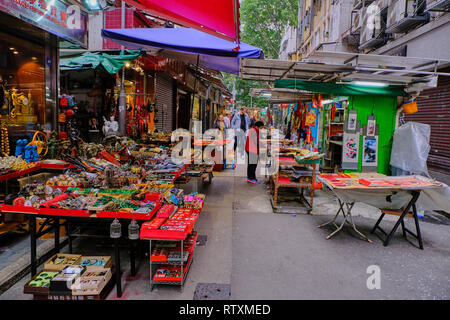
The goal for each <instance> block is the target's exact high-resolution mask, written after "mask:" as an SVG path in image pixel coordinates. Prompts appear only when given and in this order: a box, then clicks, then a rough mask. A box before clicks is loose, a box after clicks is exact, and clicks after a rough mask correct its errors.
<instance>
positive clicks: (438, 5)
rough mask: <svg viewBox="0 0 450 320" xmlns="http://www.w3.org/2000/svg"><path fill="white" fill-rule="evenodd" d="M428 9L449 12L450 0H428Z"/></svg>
mask: <svg viewBox="0 0 450 320" xmlns="http://www.w3.org/2000/svg"><path fill="white" fill-rule="evenodd" d="M426 11H436V12H449V11H450V0H426Z"/></svg>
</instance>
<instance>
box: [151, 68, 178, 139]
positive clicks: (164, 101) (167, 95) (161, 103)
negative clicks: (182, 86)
mask: <svg viewBox="0 0 450 320" xmlns="http://www.w3.org/2000/svg"><path fill="white" fill-rule="evenodd" d="M155 94H156V109H157V112H156V114H155V119H157V120H158V122H157V123H155V127H156V129H158V131H165V132H171V131H172V130H173V129H174V128H173V123H174V119H175V118H174V117H175V112H174V101H173V100H174V92H173V83H172V80H170V79H167V78H165V77H164V76H162V75H158V74H157V75H156V93H155Z"/></svg>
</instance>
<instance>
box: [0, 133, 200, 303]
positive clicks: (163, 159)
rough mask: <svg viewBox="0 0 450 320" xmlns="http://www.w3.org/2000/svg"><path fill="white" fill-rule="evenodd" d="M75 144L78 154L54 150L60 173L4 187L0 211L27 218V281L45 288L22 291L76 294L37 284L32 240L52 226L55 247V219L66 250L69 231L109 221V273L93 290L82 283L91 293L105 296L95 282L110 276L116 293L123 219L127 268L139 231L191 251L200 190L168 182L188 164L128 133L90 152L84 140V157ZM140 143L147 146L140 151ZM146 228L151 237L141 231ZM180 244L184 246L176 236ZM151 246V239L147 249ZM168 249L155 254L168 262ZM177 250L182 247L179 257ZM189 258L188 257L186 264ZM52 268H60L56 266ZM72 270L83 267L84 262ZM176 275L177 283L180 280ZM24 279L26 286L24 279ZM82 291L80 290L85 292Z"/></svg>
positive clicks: (167, 149)
mask: <svg viewBox="0 0 450 320" xmlns="http://www.w3.org/2000/svg"><path fill="white" fill-rule="evenodd" d="M81 146H83V145H82V144H80V150H78V151H79V152H78V155H77V156H69V155H67V154H61V156H62V157H64V159H65V160H66V161H68V163H67V162H63V167H64V168H65V169H67V170H66V171H65V173H64V174H59V175H53V176H50V177H48V178H47V179H46V181H44V183H43V184H42V183H28V184H27V183H25V184H24V185H23V187H22V188H21V190H20V191H19V192H18V193H16V194H12V195H10V196H9V197H8V198H7V201H5V203H3V204H2V205H0V211H1V212H2V213H3V214H5V213H8V214H25V215H27V216H28V218H29V230H30V239H31V240H30V241H31V242H30V245H31V274H32V277H33V279H32V280H31V283H32V285H31V286H32V287H46V288H47V289H45V290H41V291H40V292H39V290H38V291H36V290H28V289H26V291H27V292H28V293H33V294H34V295H35V298H36V299H44V298H45V297H47V298H49V299H54V298H55V297H56V296H58V295H61V294H65V295H69V296H70V297H72V298H71V299H76V298H77V296H78V295H79V294H78V291H77V290H79V289H77V288H74V289H73V290H72V292H71V293H68V292H61V291H58V289H55V290H52V288H53V285H52V280H50V281H49V282H45V284H43V283H42V281H41V280H42V278H43V275H42V272H41V273H39V274H37V266H38V261H37V256H36V240H37V239H38V238H39V237H41V236H43V235H45V234H47V233H49V232H50V231H54V242H55V246H54V250H53V252H54V253H55V254H57V253H58V252H59V251H60V249H61V247H62V244H61V243H60V226H65V229H66V233H67V236H68V244H69V255H67V256H70V255H71V254H72V242H73V239H74V238H76V237H80V236H90V235H89V234H90V233H86V230H87V229H89V228H93V227H95V228H96V229H102V230H104V231H107V230H108V229H109V233H110V236H109V237H110V238H112V239H114V262H115V265H114V270H111V271H110V272H106V273H105V275H107V277H108V279H106V278H103V280H102V281H100V282H101V283H102V284H103V287H102V288H100V287H97V289H96V290H94V291H92V290H91V291H89V290H88V291H86V292H88V293H89V295H90V296H92V297H94V298H95V299H103V298H105V293H104V292H103V291H102V290H103V288H106V287H108V288H111V285H109V284H108V283H109V282H110V281H111V282H115V285H116V287H117V295H118V296H119V297H120V296H121V295H122V287H121V280H120V279H121V269H120V251H119V244H120V239H121V238H123V236H122V229H123V226H126V225H128V241H127V242H128V246H129V249H130V250H129V251H130V262H131V275H134V274H135V273H136V266H135V260H136V257H135V250H136V249H135V247H136V245H137V244H136V242H138V240H139V239H153V240H155V239H164V240H167V241H169V240H177V241H182V242H183V241H185V242H184V246H185V250H184V251H185V252H190V253H192V252H193V246H194V245H195V238H193V235H194V234H193V235H191V233H192V231H193V227H194V224H195V221H196V219H197V217H198V214H199V213H200V211H201V209H202V208H203V205H204V196H203V195H201V194H198V193H194V194H184V191H183V190H182V189H178V188H175V187H174V183H175V181H176V180H177V179H178V178H179V177H180V176H181V174H182V173H183V172H184V170H185V169H186V168H187V167H188V165H187V164H186V165H184V164H179V165H178V164H174V163H172V161H171V157H170V151H171V149H170V147H166V146H160V147H158V148H155V147H148V146H144V145H142V144H136V143H134V142H133V141H132V140H128V141H127V143H126V144H125V145H121V144H116V145H115V146H109V147H108V150H109V151H110V152H108V151H106V150H104V149H102V148H101V149H98V150H97V149H96V152H94V154H92V147H93V146H91V149H89V150H91V153H88V154H89V155H90V158H87V157H85V156H81V155H80V154H81V153H80V151H81V150H84V149H85V148H86V146H85V147H84V149H83V148H82V147H81ZM147 148H148V149H149V150H151V151H150V152H143V151H142V150H143V149H145V150H147ZM133 150H139V151H141V152H140V153H139V154H136V156H133V155H131V152H132V151H133ZM127 154H128V156H127V157H125V156H124V155H127ZM58 165H59V166H61V164H55V163H48V161H43V162H42V163H37V164H35V165H34V166H33V168H34V167H51V168H55V167H57V166H58ZM41 219H44V221H45V222H44V223H42V224H41V225H40V226H39V227H38V226H37V220H41ZM140 225H142V226H140ZM149 236H151V237H152V238H148V237H149ZM174 237H175V238H176V239H175V238H174ZM186 246H188V247H186ZM181 250H183V244H182V249H181ZM152 251H153V249H152V247H151V251H150V252H152ZM173 255H174V254H171V255H170V259H169V258H168V260H167V261H165V260H164V261H162V260H159V262H160V263H161V262H167V265H171V264H172V265H173V264H174V261H175V262H176V261H177V258H176V257H173ZM184 255H185V254H183V253H182V254H181V255H179V257H184ZM78 260H79V261H78V262H80V261H82V259H78ZM191 260H192V259H190V260H189V264H188V265H189V266H190V263H191ZM185 262H186V261H185ZM47 265H48V263H47V264H45V265H44V272H50V271H52V270H49V269H48V266H47ZM165 265H166V264H165V263H162V264H161V267H164V266H165ZM74 266H77V267H78V266H79V263H74ZM81 269H83V268H81ZM59 271H61V272H62V270H59ZM66 271H67V270H66ZM154 271H155V270H154ZM79 272H81V273H83V272H84V273H85V272H86V271H85V270H84V269H83V270H80V271H79ZM155 272H158V271H157V270H156V271H155ZM62 273H64V272H62ZM62 273H61V274H59V275H58V274H52V275H53V276H54V277H55V281H56V279H59V278H58V277H65V275H63V274H62ZM182 274H183V276H182V279H185V276H186V270H185V271H184V273H182ZM91 276H95V275H91ZM151 279H153V275H152V277H151ZM158 279H159V280H161V279H160V278H158ZM158 279H157V280H158ZM98 280H99V279H98ZM172 280H173V279H172ZM33 281H34V282H33ZM86 281H87V280H86ZM174 281H176V280H174ZM39 283H40V284H41V286H40V285H39ZM163 283H165V282H159V284H163ZM176 283H181V284H182V283H184V280H181V281H180V282H176ZM27 286H28V287H30V285H29V284H27ZM48 287H49V288H50V290H48ZM105 290H106V289H105ZM66 291H67V290H66ZM43 292H44V293H43ZM83 295H84V296H86V295H87V293H86V294H83Z"/></svg>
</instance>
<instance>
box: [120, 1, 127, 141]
mask: <svg viewBox="0 0 450 320" xmlns="http://www.w3.org/2000/svg"><path fill="white" fill-rule="evenodd" d="M120 22H121V28H122V29H125V1H122V8H121V19H120ZM123 52H124V46H121V47H120V54H123ZM126 101H127V95H126V93H125V65H124V66H123V67H122V80H121V82H120V93H119V133H120V135H121V136H124V135H125V134H126V123H125V122H126V114H125V105H126Z"/></svg>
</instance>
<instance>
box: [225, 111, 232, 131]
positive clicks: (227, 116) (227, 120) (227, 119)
mask: <svg viewBox="0 0 450 320" xmlns="http://www.w3.org/2000/svg"><path fill="white" fill-rule="evenodd" d="M223 121H225V124H226V125H227V128H230V127H231V113H230V111H229V110H227V111H226V112H225V116H224V117H223Z"/></svg>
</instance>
